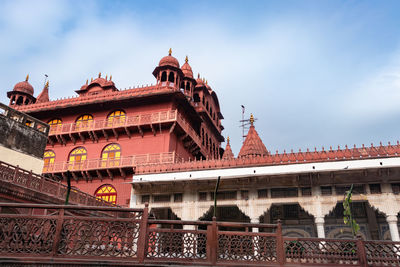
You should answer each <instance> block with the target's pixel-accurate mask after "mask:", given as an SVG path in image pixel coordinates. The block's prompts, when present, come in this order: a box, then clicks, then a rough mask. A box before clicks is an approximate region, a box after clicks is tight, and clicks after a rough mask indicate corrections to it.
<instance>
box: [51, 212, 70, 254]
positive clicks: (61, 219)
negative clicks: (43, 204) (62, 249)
mask: <svg viewBox="0 0 400 267" xmlns="http://www.w3.org/2000/svg"><path fill="white" fill-rule="evenodd" d="M64 212H65V210H64V209H60V210H59V212H58V219H57V226H56V233H55V236H54V243H53V251H52V254H53V255H52V256H53V257H55V256H57V253H58V248H59V246H60V242H61V232H62V226H63V224H64ZM66 242H68V241H66Z"/></svg>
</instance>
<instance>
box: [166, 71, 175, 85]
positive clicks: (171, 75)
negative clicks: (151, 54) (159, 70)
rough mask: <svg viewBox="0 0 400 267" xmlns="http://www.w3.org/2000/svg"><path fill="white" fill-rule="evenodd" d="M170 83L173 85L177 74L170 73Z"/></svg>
mask: <svg viewBox="0 0 400 267" xmlns="http://www.w3.org/2000/svg"><path fill="white" fill-rule="evenodd" d="M168 81H169V82H171V83H173V82H175V74H174V73H173V72H170V73H169V76H168Z"/></svg>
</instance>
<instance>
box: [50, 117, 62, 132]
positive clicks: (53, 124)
mask: <svg viewBox="0 0 400 267" xmlns="http://www.w3.org/2000/svg"><path fill="white" fill-rule="evenodd" d="M47 124H48V125H50V131H57V129H59V128H60V127H61V125H62V121H61V119H52V120H50V121H48V122H47Z"/></svg>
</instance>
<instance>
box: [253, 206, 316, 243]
mask: <svg viewBox="0 0 400 267" xmlns="http://www.w3.org/2000/svg"><path fill="white" fill-rule="evenodd" d="M278 220H281V223H282V234H283V235H284V236H288V237H316V236H317V234H316V233H317V231H316V228H315V223H314V216H312V215H310V214H309V213H307V212H306V211H305V210H304V209H303V208H302V207H301V206H300V205H299V204H298V203H292V204H272V206H271V208H270V209H269V210H268V211H267V212H265V213H264V214H263V215H261V216H260V223H273V224H275V223H278ZM266 230H267V229H265V230H264V229H260V232H263V231H266Z"/></svg>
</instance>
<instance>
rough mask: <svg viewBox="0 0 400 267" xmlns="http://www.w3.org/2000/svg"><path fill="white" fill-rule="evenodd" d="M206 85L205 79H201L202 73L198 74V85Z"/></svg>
mask: <svg viewBox="0 0 400 267" xmlns="http://www.w3.org/2000/svg"><path fill="white" fill-rule="evenodd" d="M203 86H205V82H204V80H203V79H200V74H198V76H197V79H196V87H203Z"/></svg>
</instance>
